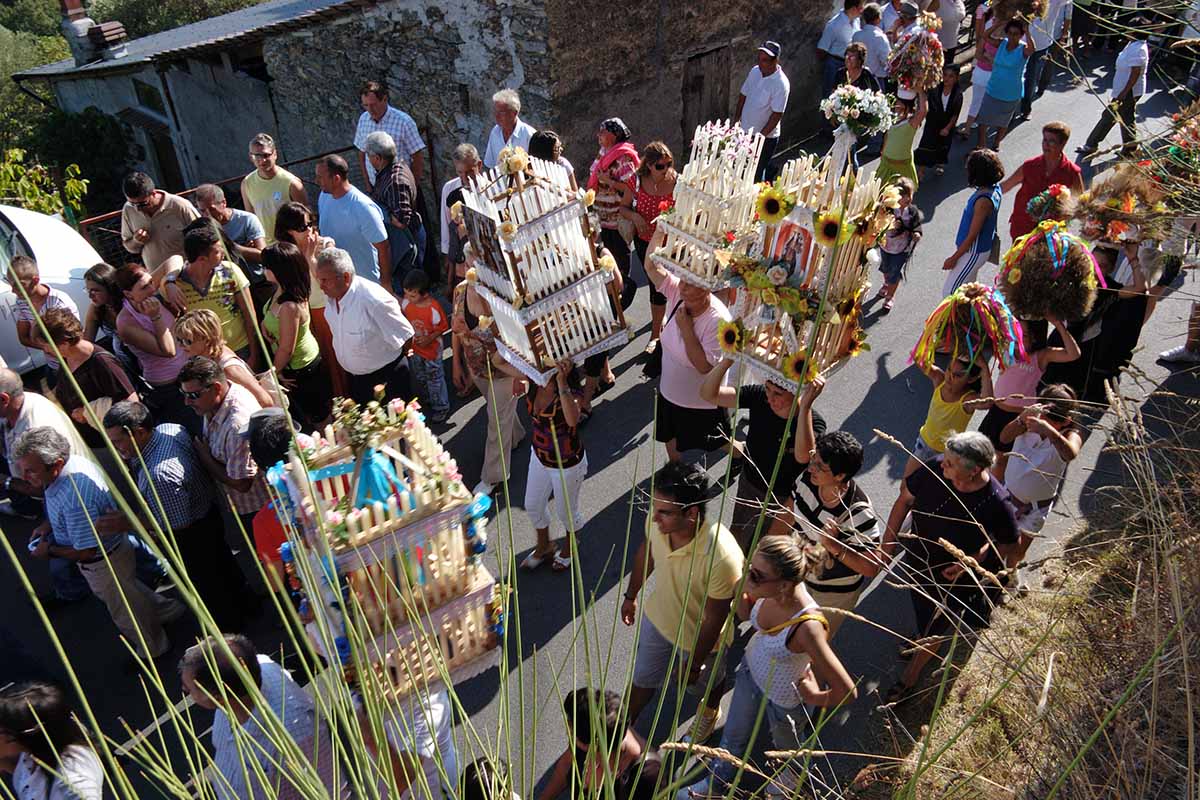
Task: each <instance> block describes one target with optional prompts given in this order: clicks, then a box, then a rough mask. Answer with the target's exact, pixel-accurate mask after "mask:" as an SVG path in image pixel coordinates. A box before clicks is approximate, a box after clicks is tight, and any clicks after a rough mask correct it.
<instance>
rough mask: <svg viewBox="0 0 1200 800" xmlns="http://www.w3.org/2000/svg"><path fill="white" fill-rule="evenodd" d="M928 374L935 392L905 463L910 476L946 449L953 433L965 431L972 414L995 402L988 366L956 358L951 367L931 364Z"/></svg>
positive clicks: (906, 474)
mask: <svg viewBox="0 0 1200 800" xmlns="http://www.w3.org/2000/svg"><path fill="white" fill-rule="evenodd" d="M925 375H926V377H928V378H929V380H931V381H932V382H933V387H934V388H933V396H932V397H931V398H929V412H928V413H927V414H926V416H925V424H924V425H922V426H921V432H920V434H919V435H918V436H917V442H916V444H914V445H913V454H912V455H911V456H909V459H908V464H906V465H905V467H904V477H906V478H907V477H908V476H909V475H911V474H913V473H914V472H916V470H917V468H918V467H920V466H921V465H922V464H923V463H924V462H926V461H929V460H930V459H932V458H936V457H937V456H939V455H941V454H942V453H944V452H945V450H946V439H947V438H948V437H949V436H950V434H952V433H958V432H961V431H965V430H966V429H967V425H968V424H969V423H970V422H971V415H972V414H974V413H975V411H976V410H977V409H980V408H986V407H987V406H988V405H989V404H990V403H991V402H992V400H991V397H992V373H991V370H989V369H987V367H986V366H983V367H981V366H980V365H979V364H978V363H975V362H972V361H967V360H966V359H965V358H956V359H954V360H953V361H951V362H950V367H949V369H945V370H943V369H941V368H940V367H938V366H936V365H930V367H929V369H928V370H927V371H926V372H925Z"/></svg>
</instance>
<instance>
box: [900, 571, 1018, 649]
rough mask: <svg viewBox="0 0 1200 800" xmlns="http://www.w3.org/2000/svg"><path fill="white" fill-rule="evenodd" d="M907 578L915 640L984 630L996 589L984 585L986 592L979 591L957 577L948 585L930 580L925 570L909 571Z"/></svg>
mask: <svg viewBox="0 0 1200 800" xmlns="http://www.w3.org/2000/svg"><path fill="white" fill-rule="evenodd" d="M907 575H908V579H909V580H910V581H912V583H913V586H912V588H911V589H910V590H909V592H910V596H911V597H912V604H913V612H914V613H915V614H916V617H917V638H921V637H924V636H945V635H949V634H951V633H953V632H954V631H955V630H958V631H959V633H960V634H961V633H962V632H963V630H962V628H965V629H967V630H978V629H980V628H986V627H987V625H988V621H989V620H990V618H991V616H992V609H993V608H995V606H996V604H997V602H998V600H999V599H1000V592H1001V590H1000V588H999V587H998V586H996V585H995V584H993V583H986V582H985V583H984V584H983V585H984V586H985V587H986V588H980V586H979V584H977V583H976V581H975V579H974V578H972V577H971V576H969V575H965V574H964V575H960V576H959V578H958V580H957V581H955V582H954V583H950V584H947V583H946V582H945V581H944V580H943V579H941V578H940V576H939V578H938V579H937V580H934V579H933V577H932V576H931V574H930V573H929V572H928V571H927V570H919V571H912V570H909V571H908V572H907ZM938 611H941V612H942V613H940V614H939V613H938ZM960 625H961V626H962V628H960Z"/></svg>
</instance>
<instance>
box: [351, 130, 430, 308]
mask: <svg viewBox="0 0 1200 800" xmlns="http://www.w3.org/2000/svg"><path fill="white" fill-rule="evenodd" d="M367 162H368V163H369V164H370V165H371V166H372V167H374V168H375V185H374V186H372V187H371V199H372V200H374V201H375V204H376V205H377V206H379V208H380V210H381V211H383V217H384V220H385V222H386V224H387V233H388V250H389V251H390V254H391V257H392V264H391V267H392V269H391V272H392V282H391V289H392V294H394V295H396V296H397V297H399V296H400V295H402V294H404V276H405V275H407V274H408V273H409V272H410V271H411V270H413V269H418V268H419V267H420V266H421V264H422V263H423V262H424V260H425V226H424V225H423V224H422V223H421V215H420V213H418V211H417V208H416V206H415V205H414V204H415V203H416V200H417V182H416V181H415V180H414V179H413V174H412V171H411V170H410V169H409V168H408V164H405V163H404V162H403V161H401V160H400V159H398V158H396V143H395V142H394V141H393V140H392V137H391V136H388V135H387V134H386V133H384V132H383V131H375V132H374V133H372V134H370V135H369V136H367ZM334 241H335V242H336V241H337V239H334ZM384 286H385V288H386V286H387V284H384Z"/></svg>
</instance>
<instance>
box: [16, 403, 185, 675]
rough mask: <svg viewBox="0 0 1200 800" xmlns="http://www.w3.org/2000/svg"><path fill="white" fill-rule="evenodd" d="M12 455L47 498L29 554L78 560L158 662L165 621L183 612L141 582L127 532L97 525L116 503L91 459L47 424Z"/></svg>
mask: <svg viewBox="0 0 1200 800" xmlns="http://www.w3.org/2000/svg"><path fill="white" fill-rule="evenodd" d="M14 455H15V457H16V459H17V462H18V463H19V464H20V468H21V471H22V473H23V474H24V475H25V478H26V479H27V480H28V481H29V482H30V484H32V485H33V486H34V487H35V488H37V489H39V490H42V491H44V492H45V495H46V516H47V519H46V521H45V522H43V523H42V524H41V525H39V526H37V527H36V528H34V530H33V535H32V536H30V537H29V552H30V554H31V555H32V556H33V557H34V558H38V559H48V558H61V559H65V560H67V561H73V562H75V563H76V564H77V565H78V566H79V570H80V571H81V572H82V573H83V577H84V580H86V581H87V584H88V586H89V587H90V588H91V590H92V591H93V592H94V593H95V594H96V596H97V597H99V598H100V600H101V602H103V603H104V605H105V606H106V607H107V608H108V613H109V615H111V616H112V620H113V623H115V624H116V626H117V629H118V630H120V631H121V634H122V635H123V636H124V637H125V638H126V639H127V640H129V643H130V644H131V645H133V647H134V648H135V649H137V650H138V652H140V653H141V654H142V655H143V656H146V657H150V658H157V657H159V656H161V655H163V654H165V653H166V652H167V651H169V650H170V649H171V643H170V641H168V639H167V634H166V631H164V630H163V628H162V626H163V623H165V622H171V621H172V620H175V619H178V618H179V617H181V616H182V615H183V613H184V610H185V609H184V607H183V605H181V604H180V603H179V602H178V601H175V600H169V599H167V598H165V597H163V596H162V595H160V594H156V593H155V592H153V591H151V590H150V589H149V588H147V587H146V585H145V584H143V583H141V582H140V581H138V579H137V577H136V575H135V574H134V571H135V564H134V562H135V558H134V553H133V549H132V548H131V547H130V546H129V540H128V539H127V538H126V536H125V533H124V531H121V530H117V531H110V530H101V527H102V526H98V525H97V523H98V521H99V520H100V519H102V518H103V517H105V515H107V514H108V513H109V512H110V511H112V510H113V509H115V508H116V505H117V504H116V502H115V501H114V500H113V496H112V494H111V493H110V492H109V490H108V487H107V486H106V485H105V482H104V476H103V475H102V474H101V473H100V468H99V467H97V466H96V465H95V463H94V462H92V461H91V459H87V458H83V457H81V456H77V455H72V454H71V445H70V442H68V441H67V437H65V436H63V435H62V434H61V433H59V432H58V431H56V430H55V429H54V428H49V427H42V428H31V429H30V430H28V431H26V432H25V433H24V434H22V435H21V438H20V439H18V440H17V443H16V446H15V448H14ZM126 530H127V528H126Z"/></svg>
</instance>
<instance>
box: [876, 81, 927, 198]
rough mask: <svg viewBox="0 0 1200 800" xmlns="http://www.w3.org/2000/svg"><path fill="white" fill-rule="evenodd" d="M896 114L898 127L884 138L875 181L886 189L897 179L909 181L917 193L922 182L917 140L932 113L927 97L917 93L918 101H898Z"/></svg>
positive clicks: (894, 127)
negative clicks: (915, 147)
mask: <svg viewBox="0 0 1200 800" xmlns="http://www.w3.org/2000/svg"><path fill="white" fill-rule="evenodd" d="M901 91H902V92H903V91H904V90H901ZM895 110H896V124H894V125H892V127H891V128H889V129H888V130H887V132H886V133H884V134H883V149H882V150H881V151H880V152H879V166H877V167H876V168H875V177H876V178H878V179H879V183H880V184H881V185H883V186H886V185H887V184H888V183H894V182H895V179H896V178H908V179H909V180H910V181H912V184H913V192H914V193H915V192H916V191H917V185H918V182H917V165H916V163H915V162H914V161H913V145H914V141H913V140H914V139H915V138H916V135H917V130H918V129H919V128H920V127H921V123H922V122H924V121H925V115H926V114H927V113H928V112H929V105H928V102H927V101H926V100H925V93H924V92H917V93H916V97H900V98H898V99H897V100H896V107H895Z"/></svg>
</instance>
